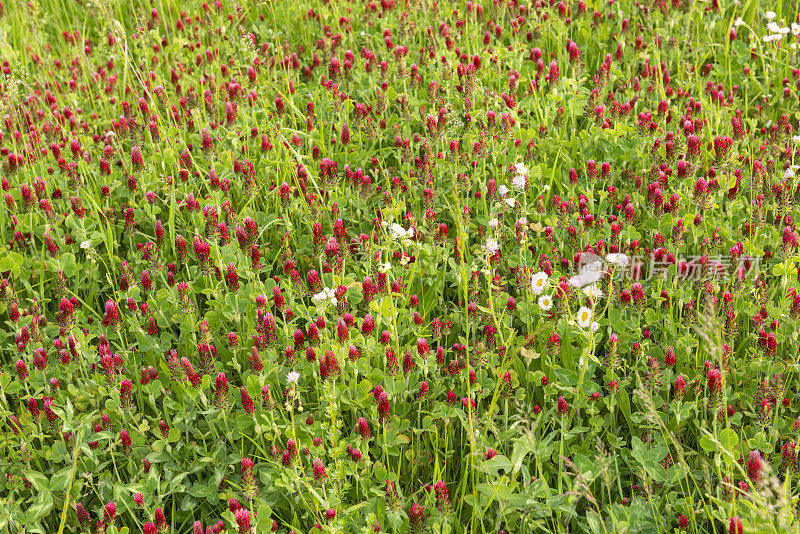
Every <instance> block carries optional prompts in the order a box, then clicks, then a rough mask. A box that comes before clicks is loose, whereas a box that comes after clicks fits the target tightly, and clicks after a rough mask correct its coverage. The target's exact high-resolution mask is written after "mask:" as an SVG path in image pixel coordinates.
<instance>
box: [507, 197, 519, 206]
mask: <svg viewBox="0 0 800 534" xmlns="http://www.w3.org/2000/svg"><path fill="white" fill-rule="evenodd" d="M506 204H508V207H509V208H513V207H514V206H516V205H517V200H516V199H513V198H507V199H506Z"/></svg>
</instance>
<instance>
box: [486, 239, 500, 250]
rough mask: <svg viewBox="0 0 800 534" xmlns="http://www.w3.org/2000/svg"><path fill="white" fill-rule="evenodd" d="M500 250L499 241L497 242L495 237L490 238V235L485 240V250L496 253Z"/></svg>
mask: <svg viewBox="0 0 800 534" xmlns="http://www.w3.org/2000/svg"><path fill="white" fill-rule="evenodd" d="M499 250H500V243H498V242H497V240H496V239H492V238H491V237H490V238H489V239H487V240H486V251H487V252H488V253H489V254H497V252H498V251H499Z"/></svg>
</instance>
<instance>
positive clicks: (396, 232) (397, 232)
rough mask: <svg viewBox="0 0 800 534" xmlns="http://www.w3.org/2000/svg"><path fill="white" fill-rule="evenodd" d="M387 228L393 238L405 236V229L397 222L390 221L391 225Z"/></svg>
mask: <svg viewBox="0 0 800 534" xmlns="http://www.w3.org/2000/svg"><path fill="white" fill-rule="evenodd" d="M389 230H390V231H391V232H392V237H393V238H394V239H400V238H401V237H405V236H406V229H405V228H403V227H402V226H400V225H399V224H397V223H392V226H391V227H390V228H389Z"/></svg>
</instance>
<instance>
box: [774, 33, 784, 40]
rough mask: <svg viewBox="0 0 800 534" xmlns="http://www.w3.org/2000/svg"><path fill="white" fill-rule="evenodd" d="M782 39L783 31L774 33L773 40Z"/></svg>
mask: <svg viewBox="0 0 800 534" xmlns="http://www.w3.org/2000/svg"><path fill="white" fill-rule="evenodd" d="M781 39H783V34H782V33H774V34H772V40H773V41H780V40H781Z"/></svg>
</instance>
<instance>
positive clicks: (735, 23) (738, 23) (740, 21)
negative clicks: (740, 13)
mask: <svg viewBox="0 0 800 534" xmlns="http://www.w3.org/2000/svg"><path fill="white" fill-rule="evenodd" d="M742 24H744V20H743V19H742V17H739V18H738V19H736V22H734V23H733V25H734V26H736V27H737V28H738V27H739V26H741V25H742Z"/></svg>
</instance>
